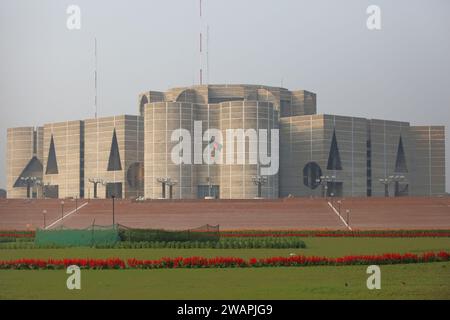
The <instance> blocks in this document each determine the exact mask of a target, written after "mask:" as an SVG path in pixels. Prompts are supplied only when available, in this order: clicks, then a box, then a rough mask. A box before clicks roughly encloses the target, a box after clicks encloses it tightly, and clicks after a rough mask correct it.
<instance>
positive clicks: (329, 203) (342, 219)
mask: <svg viewBox="0 0 450 320" xmlns="http://www.w3.org/2000/svg"><path fill="white" fill-rule="evenodd" d="M328 205H329V206H330V208H331V209H333V211H334V213H336V214H337V216H338V217H339V219H341V221H342V222H343V223H344V224H345V226H346V227H347V228H348V230H350V231H352V228H351V227H350V226H349V225H348V224H347V222H346V221H345V219H344V218H342V216H341V215H340V214H339V211H337V210H336V208H335V207H334V206H333V205H332V204H331V202H330V201H328Z"/></svg>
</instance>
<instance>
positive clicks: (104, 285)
mask: <svg viewBox="0 0 450 320" xmlns="http://www.w3.org/2000/svg"><path fill="white" fill-rule="evenodd" d="M305 242H306V245H307V248H306V249H90V248H70V249H18V250H6V249H2V250H0V260H8V259H18V258H64V257H68V258H76V257H79V258H86V257H91V258H106V257H121V258H129V257H135V258H148V259H155V258H159V257H162V256H193V255H200V256H239V257H244V258H249V257H267V256H287V255H289V254H290V253H296V254H305V255H321V256H343V255H350V254H375V253H386V252H399V253H402V252H415V253H420V252H424V251H439V250H446V251H449V250H450V239H449V238H306V239H305ZM381 272H382V275H381V286H382V288H381V290H373V291H371V290H368V289H367V288H366V280H367V277H368V275H367V274H366V266H341V267H331V266H321V267H298V268H294V267H291V268H258V269H171V270H82V280H81V282H82V290H80V291H69V290H68V289H67V288H66V279H67V277H68V275H67V274H66V273H65V271H63V270H56V271H51V270H38V271H28V270H20V271H15V270H0V299H23V298H25V299H71V298H74V299H102V298H104V299H120V298H124V299H305V298H307V299H332V298H336V299H367V298H373V299H450V262H445V263H444V262H443V263H428V264H408V265H392V266H381Z"/></svg>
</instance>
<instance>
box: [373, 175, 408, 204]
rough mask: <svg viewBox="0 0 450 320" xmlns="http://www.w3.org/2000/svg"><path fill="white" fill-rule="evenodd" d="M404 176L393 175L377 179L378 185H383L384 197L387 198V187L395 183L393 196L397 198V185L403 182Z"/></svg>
mask: <svg viewBox="0 0 450 320" xmlns="http://www.w3.org/2000/svg"><path fill="white" fill-rule="evenodd" d="M404 179H405V176H401V175H393V176H388V177H384V178H381V179H379V181H380V183H381V184H383V185H384V196H385V197H386V198H387V197H389V185H390V184H391V183H393V182H394V183H395V196H398V193H399V190H398V189H399V184H400V182H401V181H404Z"/></svg>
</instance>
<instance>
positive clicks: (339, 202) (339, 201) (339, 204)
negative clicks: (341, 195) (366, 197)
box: [337, 200, 342, 214]
mask: <svg viewBox="0 0 450 320" xmlns="http://www.w3.org/2000/svg"><path fill="white" fill-rule="evenodd" d="M337 203H338V206H339V214H341V203H342V201H341V200H338V202H337Z"/></svg>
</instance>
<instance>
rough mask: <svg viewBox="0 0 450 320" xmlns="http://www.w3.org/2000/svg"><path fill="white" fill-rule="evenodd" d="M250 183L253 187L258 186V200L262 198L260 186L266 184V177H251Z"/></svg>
mask: <svg viewBox="0 0 450 320" xmlns="http://www.w3.org/2000/svg"><path fill="white" fill-rule="evenodd" d="M252 181H253V183H254V184H255V185H257V186H258V198H261V197H262V186H263V185H265V184H266V183H267V177H266V176H253V177H252Z"/></svg>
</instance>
